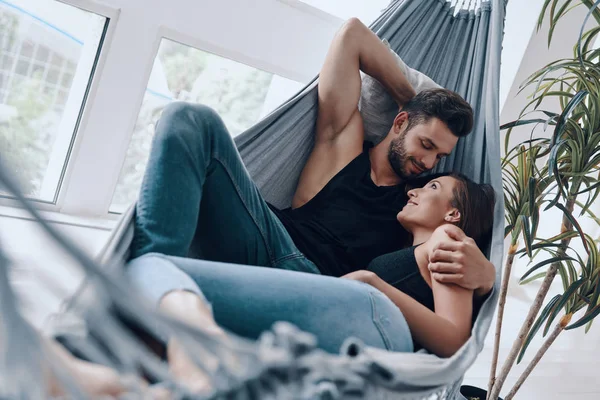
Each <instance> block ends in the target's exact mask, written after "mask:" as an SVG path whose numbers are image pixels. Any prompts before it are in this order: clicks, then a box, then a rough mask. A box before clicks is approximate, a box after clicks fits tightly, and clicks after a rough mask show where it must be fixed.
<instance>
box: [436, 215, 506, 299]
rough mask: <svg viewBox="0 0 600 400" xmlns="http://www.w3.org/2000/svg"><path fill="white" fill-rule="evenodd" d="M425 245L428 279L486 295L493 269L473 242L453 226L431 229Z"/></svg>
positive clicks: (493, 279) (493, 272)
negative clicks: (426, 248)
mask: <svg viewBox="0 0 600 400" xmlns="http://www.w3.org/2000/svg"><path fill="white" fill-rule="evenodd" d="M430 240H431V243H430V241H428V242H427V246H428V254H429V271H431V277H432V278H433V279H435V280H436V281H438V282H441V283H454V284H457V285H458V286H461V287H463V288H465V289H470V290H475V294H476V296H483V295H485V294H487V293H488V292H489V291H490V290H492V287H493V286H494V281H495V280H496V269H495V268H494V265H493V264H492V263H491V262H490V261H489V260H488V259H487V258H486V257H485V255H484V254H483V253H482V252H481V250H479V247H477V244H476V243H475V241H474V240H473V239H471V238H470V237H468V236H467V235H465V233H464V232H463V231H462V230H461V229H460V228H458V227H457V226H455V225H451V224H446V225H443V226H441V227H439V228H438V229H436V230H435V232H434V234H433V235H432V236H431V239H430Z"/></svg>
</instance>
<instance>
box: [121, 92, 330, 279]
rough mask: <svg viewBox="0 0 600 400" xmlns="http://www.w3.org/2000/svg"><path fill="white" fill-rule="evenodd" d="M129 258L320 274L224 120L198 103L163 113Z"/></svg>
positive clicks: (170, 109) (149, 164) (142, 194)
mask: <svg viewBox="0 0 600 400" xmlns="http://www.w3.org/2000/svg"><path fill="white" fill-rule="evenodd" d="M131 251H132V258H135V257H139V256H141V255H143V254H146V253H162V254H167V255H171V256H179V257H192V258H201V259H205V260H213V261H222V262H230V263H237V264H247V265H259V266H265V267H274V268H282V269H289V270H296V271H304V272H311V273H317V274H318V273H319V270H318V269H317V267H316V266H315V264H314V263H312V262H311V261H309V260H308V259H306V257H304V255H303V254H302V253H301V252H300V251H299V250H298V249H297V247H296V246H295V245H294V242H293V241H292V239H291V237H290V236H289V234H288V233H287V231H286V229H285V228H284V226H283V224H282V223H281V221H279V219H278V218H277V216H275V214H273V212H272V211H271V210H270V209H269V207H268V205H267V203H266V202H265V201H264V200H263V198H262V197H261V195H260V193H259V191H258V189H257V187H256V185H255V184H254V182H253V181H252V179H251V178H250V176H249V175H248V172H247V170H246V168H245V167H244V164H243V163H242V160H241V158H240V155H239V153H238V151H237V149H236V147H235V144H234V142H233V139H232V138H231V135H230V134H229V132H228V131H227V128H226V127H225V125H224V124H223V121H222V120H221V118H220V117H219V116H218V115H217V114H216V113H215V112H214V111H213V110H211V109H210V108H208V107H206V106H202V105H196V104H187V103H173V104H170V105H169V106H167V107H166V108H165V110H164V111H163V114H162V116H161V118H160V121H159V123H158V125H157V127H156V134H155V137H154V140H153V144H152V151H151V153H150V158H149V160H148V166H147V168H146V172H145V175H144V179H143V182H142V188H141V191H140V196H139V199H138V202H137V206H136V216H135V230H134V239H133V244H132V247H131Z"/></svg>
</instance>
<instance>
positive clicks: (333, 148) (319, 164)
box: [292, 18, 415, 208]
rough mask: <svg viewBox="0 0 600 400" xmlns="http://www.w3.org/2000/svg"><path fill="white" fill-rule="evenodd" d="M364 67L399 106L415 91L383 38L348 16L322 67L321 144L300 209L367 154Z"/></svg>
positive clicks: (305, 174) (302, 188)
mask: <svg viewBox="0 0 600 400" xmlns="http://www.w3.org/2000/svg"><path fill="white" fill-rule="evenodd" d="M361 70H362V71H363V72H365V73H367V74H369V75H371V76H372V77H374V78H375V79H377V80H378V81H379V82H381V83H382V84H383V85H384V87H386V88H387V90H388V91H389V93H390V94H391V95H392V96H393V97H394V98H395V99H396V101H397V102H398V105H399V107H400V106H402V105H403V104H405V103H406V102H407V101H408V100H410V99H411V98H412V97H413V96H414V95H415V91H414V89H413V88H412V87H411V85H410V83H409V82H408V80H407V79H406V77H405V76H404V74H403V72H402V70H401V69H400V67H399V66H398V64H397V63H396V59H395V58H394V55H393V54H392V53H391V52H390V51H389V49H388V48H387V47H386V46H385V45H384V44H383V43H382V42H381V40H379V38H378V37H377V36H376V35H375V34H374V33H373V32H371V30H370V29H369V28H367V27H366V26H365V25H363V23H362V22H360V21H359V20H358V19H355V18H353V19H350V20H348V21H347V22H346V23H345V24H344V26H343V27H342V28H341V29H340V31H339V32H338V33H337V35H336V36H335V38H334V39H333V42H332V43H331V46H330V47H329V52H328V53H327V57H326V59H325V63H324V64H323V68H322V69H321V75H320V78H319V89H318V95H319V115H318V117H317V127H316V135H315V146H314V148H313V151H312V153H311V155H310V157H309V159H308V161H307V163H306V165H305V167H304V170H303V171H302V175H301V176H300V181H299V183H298V187H297V189H296V193H295V195H294V199H293V201H292V207H294V208H297V207H300V206H302V205H304V204H305V203H306V202H308V201H309V200H310V199H312V198H313V197H314V196H315V195H316V194H317V193H318V192H319V191H321V189H323V187H324V186H325V185H326V184H327V182H329V180H330V179H331V178H333V176H335V174H337V173H338V172H339V171H340V170H341V169H342V168H344V167H345V166H346V165H347V164H348V163H349V162H350V161H352V160H353V159H354V158H355V157H356V156H358V155H359V154H360V153H361V152H362V143H363V141H364V132H363V122H362V118H361V116H360V113H359V112H358V101H359V99H360V88H361V79H360V71H361Z"/></svg>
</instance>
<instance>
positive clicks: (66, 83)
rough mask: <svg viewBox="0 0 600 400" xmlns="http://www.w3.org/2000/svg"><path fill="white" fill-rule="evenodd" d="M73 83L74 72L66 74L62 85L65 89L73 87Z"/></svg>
mask: <svg viewBox="0 0 600 400" xmlns="http://www.w3.org/2000/svg"><path fill="white" fill-rule="evenodd" d="M71 83H73V75H72V74H64V75H63V77H62V80H61V86H62V87H63V88H64V89H69V88H70V87H71Z"/></svg>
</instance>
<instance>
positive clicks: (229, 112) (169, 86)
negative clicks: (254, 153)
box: [110, 39, 304, 212]
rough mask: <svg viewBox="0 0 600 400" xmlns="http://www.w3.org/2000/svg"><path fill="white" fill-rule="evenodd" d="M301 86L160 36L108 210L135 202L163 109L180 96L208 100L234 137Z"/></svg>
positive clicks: (188, 98) (116, 210) (195, 101)
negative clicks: (159, 42)
mask: <svg viewBox="0 0 600 400" xmlns="http://www.w3.org/2000/svg"><path fill="white" fill-rule="evenodd" d="M303 86H304V85H303V84H302V83H299V82H295V81H291V80H289V79H285V78H283V77H280V76H277V75H274V74H271V73H268V72H265V71H261V70H259V69H256V68H253V67H250V66H248V65H245V64H241V63H238V62H235V61H232V60H229V59H226V58H223V57H219V56H217V55H214V54H211V53H207V52H204V51H201V50H198V49H196V48H193V47H190V46H187V45H184V44H181V43H177V42H174V41H172V40H169V39H163V40H162V42H161V45H160V48H159V51H158V56H157V57H156V59H155V61H154V66H153V68H152V73H151V76H150V80H149V82H148V87H147V89H146V93H145V96H144V100H143V103H142V107H141V110H140V113H139V115H138V118H137V122H136V124H135V128H134V132H133V136H132V138H131V142H130V144H129V148H128V151H127V156H126V159H125V164H124V166H123V169H122V170H121V174H120V177H119V182H118V184H117V188H116V190H115V193H114V197H113V200H112V206H111V208H110V210H111V211H112V212H119V211H122V210H123V209H124V208H125V207H127V206H128V205H129V204H131V202H132V201H134V200H135V198H136V196H137V194H138V190H139V187H140V185H141V180H142V176H143V172H144V169H145V167H146V162H147V159H148V155H149V152H150V145H151V141H152V137H153V135H154V126H155V124H156V122H157V120H158V119H159V117H160V114H161V111H162V110H163V108H164V107H165V106H166V105H167V104H169V103H170V102H172V101H175V100H182V101H189V102H193V103H202V104H206V105H208V106H210V107H212V108H213V109H215V110H216V111H217V112H218V113H219V114H220V115H221V117H222V118H223V120H224V122H225V124H226V125H227V128H228V129H229V132H230V133H231V135H232V136H234V137H235V136H237V135H239V134H240V133H242V132H243V131H244V130H246V129H247V128H249V127H251V126H252V125H253V124H254V123H256V122H257V121H258V120H259V119H260V118H262V117H263V116H265V115H267V114H268V113H269V112H271V111H272V110H274V109H275V108H276V107H277V106H278V105H279V104H281V103H283V102H284V101H285V100H287V99H288V98H289V97H291V96H292V95H294V94H295V93H296V92H297V91H298V90H300V89H301V88H302V87H303Z"/></svg>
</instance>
